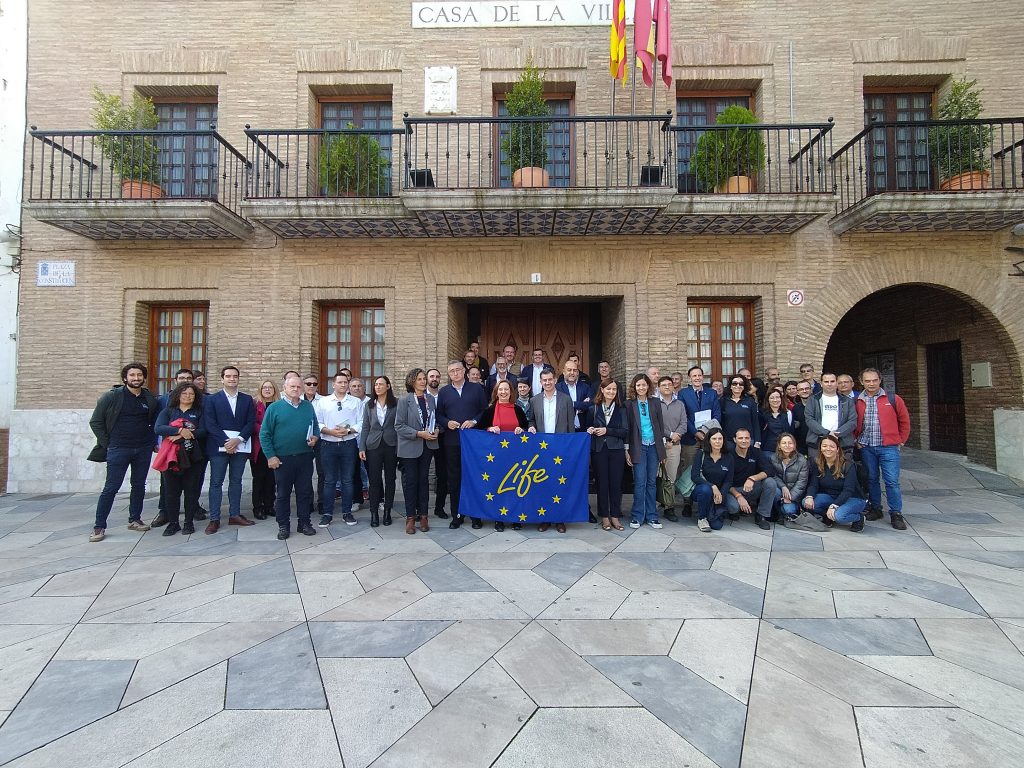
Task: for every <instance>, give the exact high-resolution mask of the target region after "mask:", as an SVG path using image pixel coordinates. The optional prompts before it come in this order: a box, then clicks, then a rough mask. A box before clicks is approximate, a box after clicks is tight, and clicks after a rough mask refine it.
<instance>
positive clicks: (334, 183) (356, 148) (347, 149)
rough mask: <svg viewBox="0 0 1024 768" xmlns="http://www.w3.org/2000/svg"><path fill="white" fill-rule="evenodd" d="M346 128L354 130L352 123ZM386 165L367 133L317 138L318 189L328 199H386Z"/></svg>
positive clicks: (375, 143) (378, 145)
mask: <svg viewBox="0 0 1024 768" xmlns="http://www.w3.org/2000/svg"><path fill="white" fill-rule="evenodd" d="M346 128H347V130H349V131H355V130H356V127H355V125H354V124H353V123H349V124H348V125H347V126H346ZM387 165H388V164H387V160H385V158H384V154H383V152H382V151H381V146H380V142H379V141H378V140H377V139H376V138H375V137H374V136H372V135H370V134H368V133H345V132H341V133H324V134H323V135H322V136H321V137H320V157H319V162H318V167H319V179H320V187H321V189H322V190H323V191H324V193H325V194H326V195H328V196H329V197H338V196H343V197H380V196H382V195H387V194H388V181H389V179H388V172H387V171H388V168H387Z"/></svg>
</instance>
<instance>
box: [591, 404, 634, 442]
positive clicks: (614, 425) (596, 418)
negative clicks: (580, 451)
mask: <svg viewBox="0 0 1024 768" xmlns="http://www.w3.org/2000/svg"><path fill="white" fill-rule="evenodd" d="M586 426H588V427H607V428H608V432H607V434H604V435H591V436H590V451H591V453H598V452H600V451H603V450H605V449H607V450H610V451H621V450H623V449H624V448H625V447H626V439H627V438H628V437H629V418H628V417H627V416H626V409H625V408H623V407H622V406H621V405H619V404H618V403H616V404H615V410H614V411H612V418H611V421H609V422H606V421H605V419H604V409H603V408H602V407H601V406H600V405H592V406H590V408H589V409H588V410H587V422H586Z"/></svg>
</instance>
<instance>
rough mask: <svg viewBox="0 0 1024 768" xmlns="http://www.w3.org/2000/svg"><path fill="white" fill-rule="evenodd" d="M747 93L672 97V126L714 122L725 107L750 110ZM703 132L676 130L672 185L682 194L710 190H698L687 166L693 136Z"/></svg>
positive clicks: (697, 125)
mask: <svg viewBox="0 0 1024 768" xmlns="http://www.w3.org/2000/svg"><path fill="white" fill-rule="evenodd" d="M750 103H751V96H750V94H749V93H746V94H722V95H713V96H712V95H707V96H705V95H700V94H697V95H691V94H685V95H680V96H679V98H677V99H676V125H678V126H681V127H684V128H699V127H700V126H703V125H714V124H715V122H716V121H717V120H718V116H719V115H720V114H722V112H724V111H725V108H726V107H733V106H740V107H746V108H747V109H750V108H751V106H750ZM702 133H703V131H678V132H677V133H676V172H677V178H676V187H677V189H678V190H679V192H681V193H683V194H694V193H696V192H710V191H711V190H708V189H698V184H697V175H696V174H695V173H694V172H693V170H692V169H691V168H690V158H691V157H692V156H693V153H694V151H695V150H696V149H697V139H699V138H700V136H701V134H702Z"/></svg>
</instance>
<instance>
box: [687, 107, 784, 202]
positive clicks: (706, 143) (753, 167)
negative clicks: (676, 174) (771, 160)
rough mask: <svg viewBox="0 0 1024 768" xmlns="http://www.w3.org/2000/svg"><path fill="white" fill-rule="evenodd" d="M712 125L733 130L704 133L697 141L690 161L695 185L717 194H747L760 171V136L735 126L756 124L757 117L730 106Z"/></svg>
mask: <svg viewBox="0 0 1024 768" xmlns="http://www.w3.org/2000/svg"><path fill="white" fill-rule="evenodd" d="M716 123H717V124H718V125H732V126H737V127H735V128H727V129H724V130H720V131H705V132H704V133H702V134H701V135H700V138H698V139H697V147H696V149H695V150H694V152H693V155H692V156H691V158H690V167H691V169H692V170H693V172H694V173H695V174H696V176H697V182H698V184H700V185H701V187H702V188H703V189H714V190H717V191H718V192H750V191H751V190H752V189H753V186H754V185H753V183H752V181H751V180H752V179H753V178H755V177H756V176H757V174H759V173H760V172H761V171H762V170H764V165H765V145H764V137H763V136H762V135H761V131H760V129H757V128H741V127H738V126H742V125H753V124H756V123H757V117H756V116H755V115H754V113H753V112H751V111H750V110H749V109H747V108H746V107H740V106H737V105H733V106H731V107H726V108H725V109H724V110H723V111H722V114H720V115H719V116H718V120H716Z"/></svg>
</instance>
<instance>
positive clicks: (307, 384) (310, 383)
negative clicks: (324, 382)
mask: <svg viewBox="0 0 1024 768" xmlns="http://www.w3.org/2000/svg"><path fill="white" fill-rule="evenodd" d="M302 383H303V384H305V385H306V386H307V387H315V386H316V384H317V383H316V382H315V381H304V382H302Z"/></svg>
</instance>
